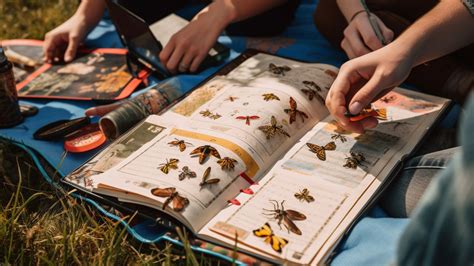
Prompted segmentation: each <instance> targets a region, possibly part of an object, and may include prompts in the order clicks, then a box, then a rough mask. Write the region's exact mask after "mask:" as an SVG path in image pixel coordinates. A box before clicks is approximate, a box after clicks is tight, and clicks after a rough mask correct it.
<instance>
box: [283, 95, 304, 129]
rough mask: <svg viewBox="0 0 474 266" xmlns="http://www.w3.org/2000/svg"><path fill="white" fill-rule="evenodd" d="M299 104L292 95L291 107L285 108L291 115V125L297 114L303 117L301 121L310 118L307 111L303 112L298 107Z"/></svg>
mask: <svg viewBox="0 0 474 266" xmlns="http://www.w3.org/2000/svg"><path fill="white" fill-rule="evenodd" d="M297 107H298V105H297V104H296V101H295V99H293V97H290V108H289V109H285V110H284V111H285V113H287V114H288V115H289V116H290V125H291V124H292V123H293V122H295V121H296V116H297V115H298V116H299V117H301V121H302V122H304V119H305V118H306V119H308V115H307V114H306V113H305V112H302V111H300V110H298V109H296V108H297Z"/></svg>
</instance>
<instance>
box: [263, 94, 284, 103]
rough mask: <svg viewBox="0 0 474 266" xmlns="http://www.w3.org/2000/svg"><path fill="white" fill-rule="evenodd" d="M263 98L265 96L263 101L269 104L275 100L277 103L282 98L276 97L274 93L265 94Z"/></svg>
mask: <svg viewBox="0 0 474 266" xmlns="http://www.w3.org/2000/svg"><path fill="white" fill-rule="evenodd" d="M262 96H263V99H264V100H265V101H267V102H268V101H273V100H275V101H279V100H280V98H279V97H278V96H276V95H275V94H273V93H264V94H262Z"/></svg>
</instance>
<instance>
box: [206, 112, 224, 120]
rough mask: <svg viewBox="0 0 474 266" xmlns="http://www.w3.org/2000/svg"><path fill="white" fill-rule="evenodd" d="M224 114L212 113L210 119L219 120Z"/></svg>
mask: <svg viewBox="0 0 474 266" xmlns="http://www.w3.org/2000/svg"><path fill="white" fill-rule="evenodd" d="M221 117H222V115H220V114H218V113H215V114H212V115H210V116H209V118H210V119H213V120H217V119H219V118H221Z"/></svg>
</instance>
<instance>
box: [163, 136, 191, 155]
mask: <svg viewBox="0 0 474 266" xmlns="http://www.w3.org/2000/svg"><path fill="white" fill-rule="evenodd" d="M168 144H169V145H171V146H178V147H179V151H180V152H183V151H185V150H186V147H187V146H186V145H190V146H192V145H193V144H191V143H189V142H186V141H184V140H182V139H177V138H175V140H173V141H171V142H168Z"/></svg>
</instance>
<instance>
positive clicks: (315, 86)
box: [303, 80, 321, 101]
mask: <svg viewBox="0 0 474 266" xmlns="http://www.w3.org/2000/svg"><path fill="white" fill-rule="evenodd" d="M303 84H304V85H305V86H306V88H308V89H310V90H313V89H315V90H317V91H321V87H319V85H318V84H316V82H314V81H308V80H303ZM310 101H311V100H310Z"/></svg>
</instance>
